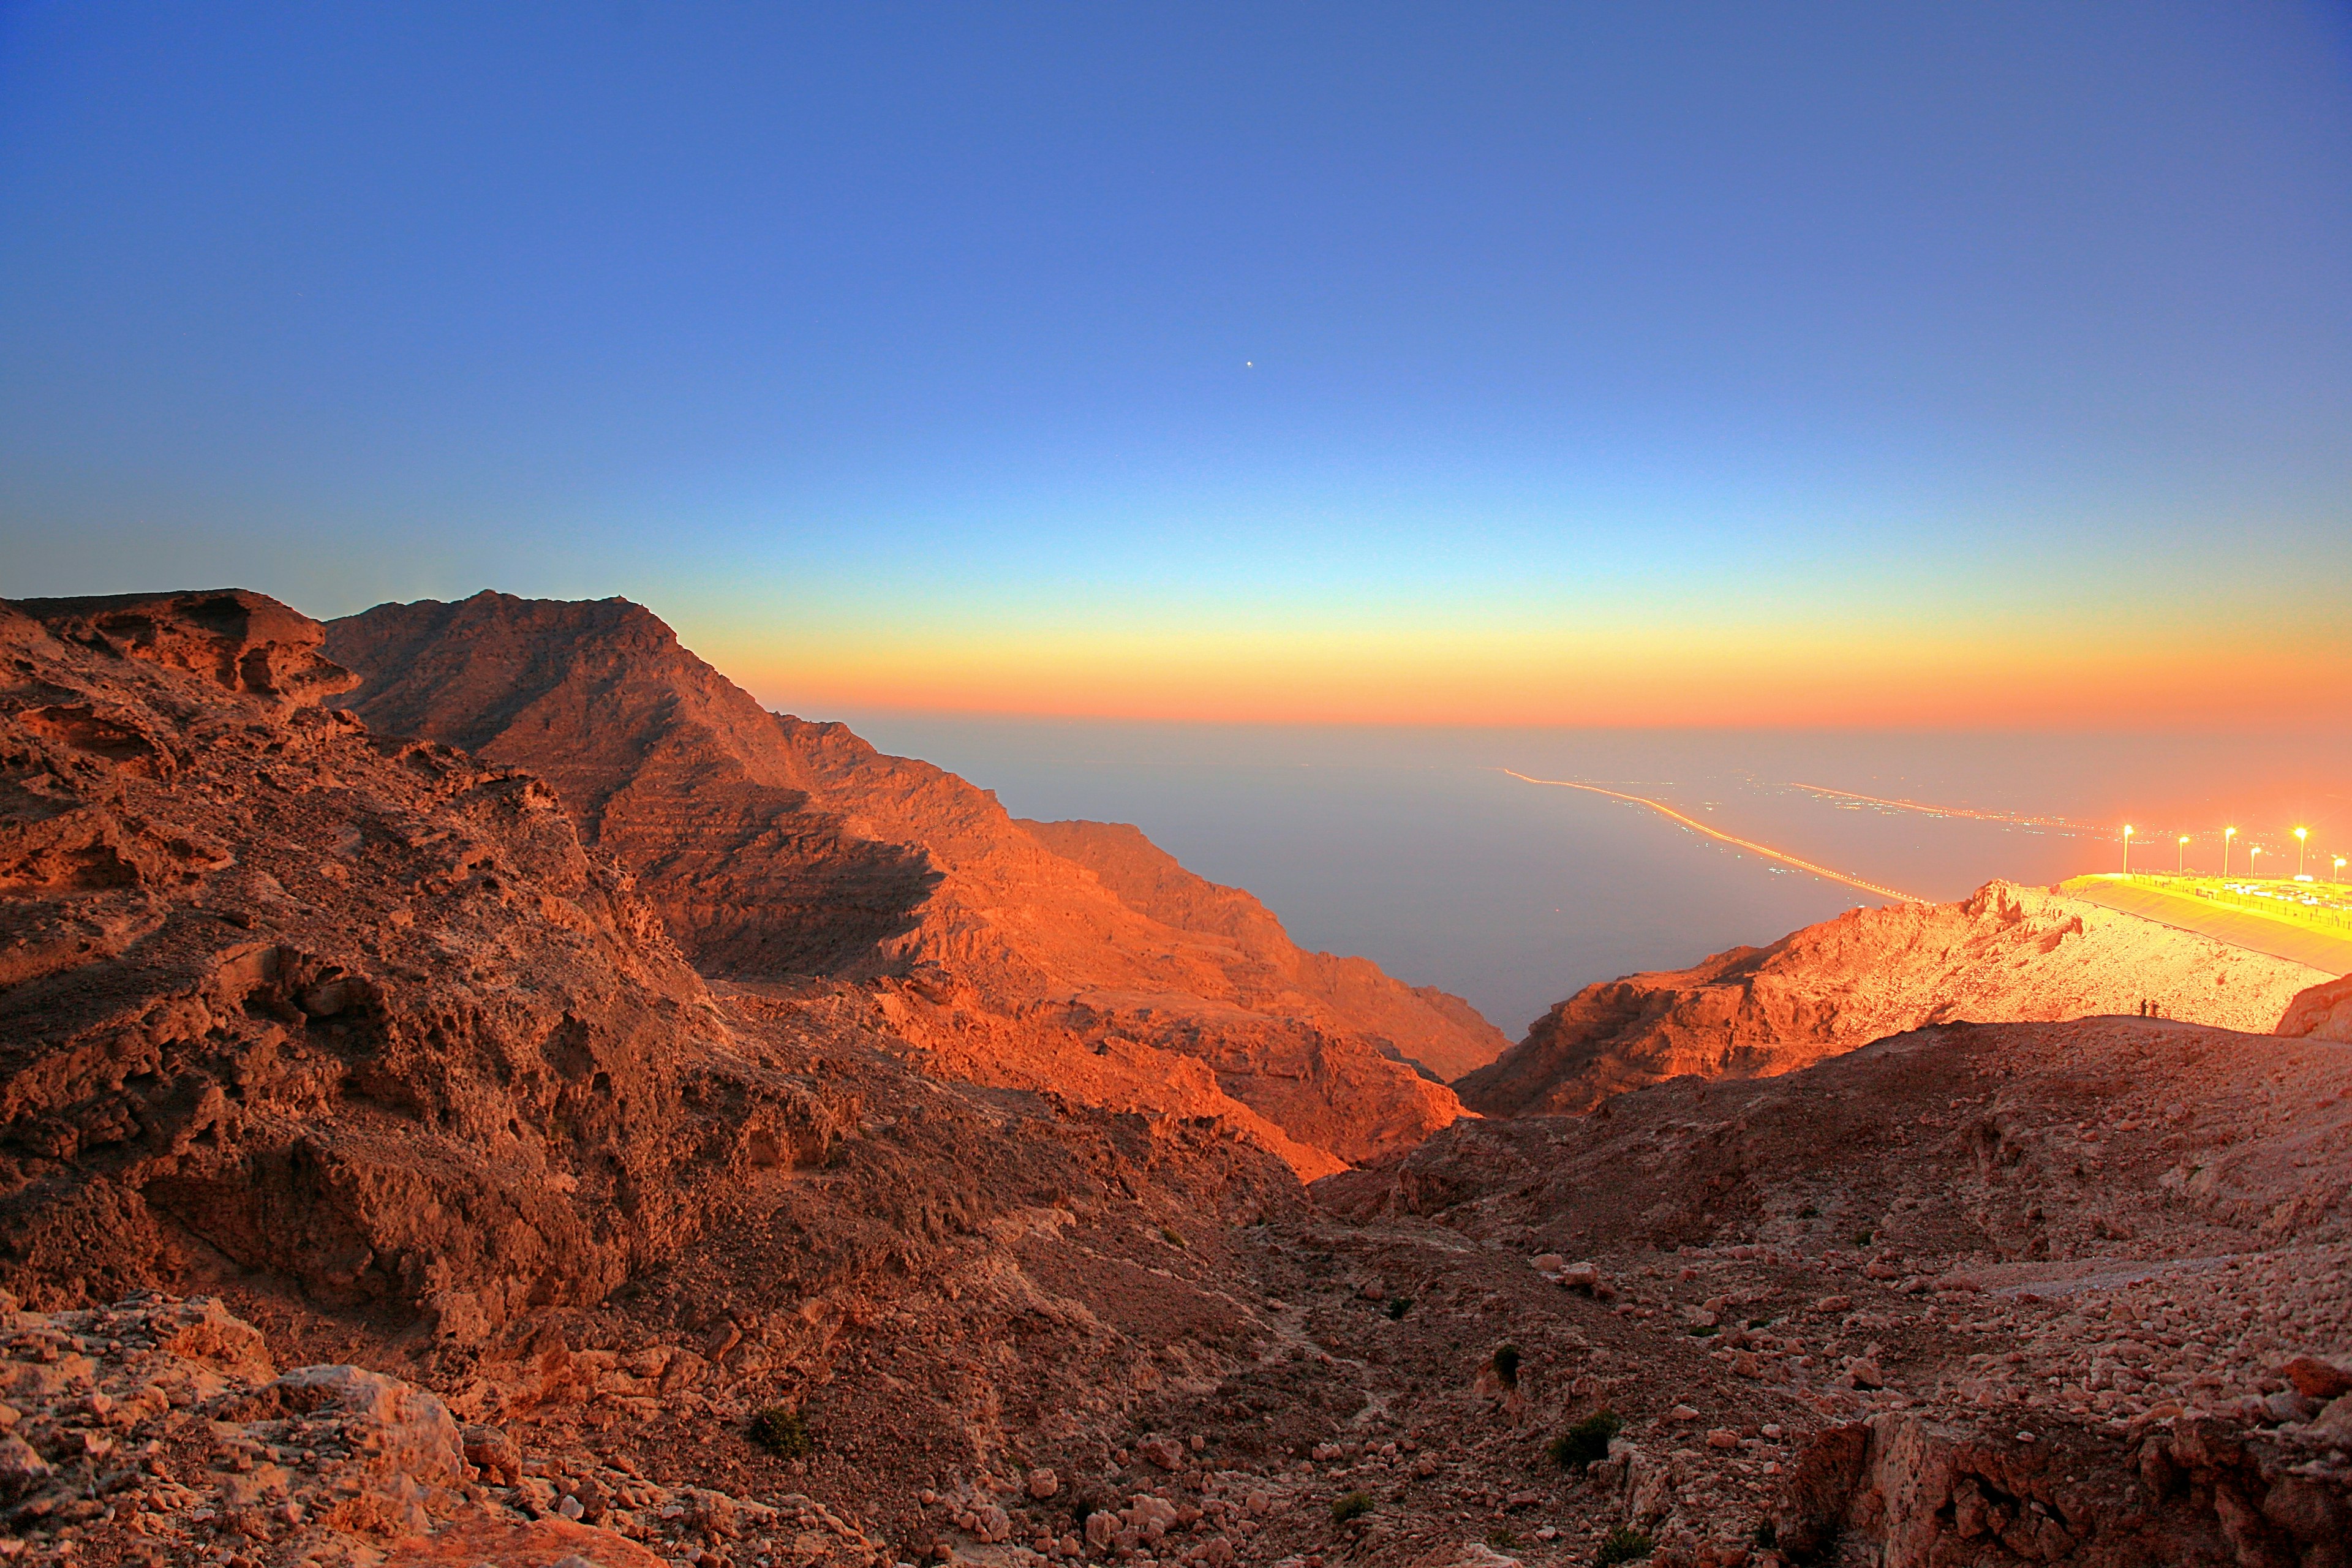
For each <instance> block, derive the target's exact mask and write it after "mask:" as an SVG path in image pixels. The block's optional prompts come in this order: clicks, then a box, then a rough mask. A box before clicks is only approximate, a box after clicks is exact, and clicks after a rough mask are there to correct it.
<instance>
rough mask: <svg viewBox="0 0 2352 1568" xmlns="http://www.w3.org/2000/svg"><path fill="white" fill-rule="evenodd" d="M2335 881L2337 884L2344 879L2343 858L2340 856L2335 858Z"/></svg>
mask: <svg viewBox="0 0 2352 1568" xmlns="http://www.w3.org/2000/svg"><path fill="white" fill-rule="evenodd" d="M2343 879H2344V857H2343V856H2341V855H2338V856H2337V857H2336V880H2337V881H2339V882H2340V881H2342V880H2343Z"/></svg>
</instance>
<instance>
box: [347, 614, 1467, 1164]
mask: <svg viewBox="0 0 2352 1568" xmlns="http://www.w3.org/2000/svg"><path fill="white" fill-rule="evenodd" d="M328 646H329V648H330V651H331V653H332V654H333V655H334V656H335V657H336V658H339V659H341V660H342V661H344V662H346V663H348V664H350V665H351V666H352V668H355V669H357V670H359V671H360V672H361V673H362V675H363V677H364V678H365V680H364V684H363V685H362V687H361V688H360V689H359V690H358V691H357V692H356V693H355V694H354V696H353V699H352V700H353V702H354V704H355V706H356V708H357V710H358V711H360V712H361V713H362V714H363V715H364V716H365V717H366V718H367V720H368V721H369V722H370V723H371V724H373V725H375V726H377V727H379V728H382V729H385V730H390V731H398V732H404V733H416V734H424V735H429V736H432V737H434V738H436V739H439V740H443V741H446V742H449V743H451V744H453V745H460V746H464V747H466V748H467V749H468V750H471V751H475V752H479V753H480V754H481V755H483V756H485V757H488V758H492V759H496V760H499V761H504V762H509V763H515V764H517V765H520V766H524V767H528V768H530V769H531V770H533V771H534V772H536V773H540V774H541V775H542V776H544V777H545V778H547V779H548V780H549V782H550V783H551V784H552V785H553V787H554V788H555V790H556V792H557V794H558V795H559V796H560V797H561V798H562V801H563V802H564V804H565V805H566V808H567V809H568V810H569V811H570V812H571V813H572V816H573V817H574V818H575V820H576V821H577V822H578V823H579V825H580V828H581V832H582V835H583V838H585V839H586V840H587V841H588V842H589V843H590V844H592V845H593V846H594V847H597V848H599V849H602V850H604V851H606V852H608V853H610V854H612V855H614V857H616V858H619V859H620V860H621V861H622V862H623V863H624V864H625V865H627V866H629V867H630V868H632V869H633V870H635V872H636V874H637V877H638V879H639V887H640V888H641V889H642V890H643V892H644V893H645V895H646V898H647V899H648V900H650V901H651V902H652V903H653V904H654V906H655V907H656V909H658V910H661V912H662V915H663V918H664V920H665V921H667V923H668V925H669V927H670V929H671V931H673V933H674V934H675V935H676V936H677V941H678V942H679V943H680V945H681V946H682V947H683V948H684V949H685V950H686V951H687V952H688V953H689V954H690V955H691V956H692V958H693V959H694V961H695V963H697V965H698V967H700V968H701V970H702V971H703V972H704V973H707V974H709V975H712V976H716V977H723V978H726V979H728V980H730V981H735V982H739V983H747V984H776V983H789V982H791V981H793V980H795V979H797V978H802V977H806V976H811V975H817V976H825V977H840V978H848V979H855V980H860V981H866V982H870V983H871V984H872V989H873V993H874V995H875V998H876V1005H877V1007H879V1008H880V1009H882V1010H883V1012H884V1013H885V1014H886V1015H887V1018H888V1022H889V1025H890V1026H891V1027H892V1028H894V1029H895V1030H897V1031H898V1032H900V1033H902V1034H904V1035H906V1036H907V1037H908V1038H910V1039H914V1040H917V1041H919V1043H920V1044H921V1045H922V1046H923V1047H925V1048H926V1049H927V1050H929V1051H930V1052H931V1053H932V1055H933V1060H934V1062H935V1064H936V1065H937V1066H938V1067H939V1068H941V1069H943V1070H950V1071H955V1072H959V1073H962V1074H965V1075H967V1076H970V1077H971V1078H974V1079H978V1080H980V1081H983V1082H992V1083H1003V1084H1008V1085H1019V1086H1023V1087H1042V1088H1051V1089H1055V1091H1056V1092H1059V1093H1063V1094H1067V1095H1071V1096H1073V1097H1075V1098H1077V1099H1079V1100H1084V1101H1086V1102H1087V1103H1092V1104H1100V1105H1106V1106H1117V1107H1122V1108H1132V1109H1139V1110H1144V1109H1148V1110H1181V1111H1182V1112H1183V1113H1185V1114H1188V1115H1208V1116H1213V1117H1218V1118H1222V1119H1223V1120H1224V1121H1226V1122H1228V1123H1229V1124H1230V1125H1233V1126H1234V1127H1237V1128H1243V1129H1246V1130H1247V1131H1249V1132H1250V1133H1251V1135H1253V1136H1255V1137H1258V1138H1259V1139H1261V1141H1263V1142H1265V1143H1266V1145H1267V1146H1268V1147H1270V1148H1273V1149H1275V1150H1276V1151H1277V1152H1280V1153H1281V1154H1282V1155H1283V1157H1284V1158H1285V1159H1286V1160H1288V1161H1289V1162H1290V1163H1292V1164H1293V1166H1294V1167H1295V1168H1297V1170H1298V1171H1299V1172H1300V1173H1302V1174H1306V1175H1320V1174H1324V1173H1328V1172H1329V1171H1332V1170H1336V1169H1338V1168H1339V1166H1340V1165H1341V1164H1343V1163H1347V1162H1349V1161H1355V1160H1362V1159H1369V1158H1372V1157H1376V1156H1378V1155H1380V1154H1381V1153H1384V1152H1391V1151H1393V1150H1397V1149H1401V1148H1405V1147H1409V1146H1411V1144H1412V1143H1413V1142H1416V1141H1418V1140H1419V1139H1421V1138H1422V1137H1424V1136H1426V1135H1427V1134H1428V1133H1429V1132H1431V1131H1434V1130H1435V1129H1436V1128H1438V1127H1442V1126H1444V1125H1445V1124H1446V1123H1447V1122H1449V1121H1452V1120H1453V1119H1454V1117H1455V1116H1457V1115H1459V1114H1460V1106H1459V1104H1458V1102H1456V1101H1455V1100H1454V1097H1453V1094H1452V1093H1451V1091H1450V1090H1448V1089H1445V1088H1444V1086H1443V1085H1442V1084H1440V1083H1438V1082H1434V1081H1432V1079H1431V1078H1430V1077H1429V1076H1425V1075H1423V1074H1419V1073H1416V1072H1414V1071H1413V1070H1412V1067H1411V1066H1410V1065H1407V1064H1406V1063H1404V1062H1402V1061H1400V1060H1399V1059H1397V1058H1400V1057H1415V1058H1420V1059H1423V1060H1424V1061H1430V1062H1432V1063H1433V1064H1434V1065H1436V1066H1438V1067H1440V1068H1442V1067H1444V1066H1452V1065H1454V1064H1458V1063H1463V1062H1475V1061H1478V1060H1485V1059H1491V1058H1492V1057H1493V1056H1494V1055H1495V1054H1496V1052H1497V1051H1499V1049H1500V1048H1501V1046H1502V1039H1501V1037H1500V1036H1499V1035H1498V1034H1496V1031H1495V1030H1494V1029H1493V1028H1492V1027H1491V1026H1488V1025H1486V1022H1485V1021H1484V1020H1483V1019H1481V1018H1479V1017H1478V1016H1477V1015H1476V1014H1475V1012H1474V1011H1473V1010H1471V1009H1470V1007H1469V1006H1468V1005H1467V1004H1465V1003H1463V1002H1461V1001H1460V1000H1459V999H1458V998H1455V997H1452V996H1448V995H1445V994H1443V993H1438V992H1427V991H1415V990H1413V989H1412V988H1409V987H1407V986H1404V985H1402V984H1399V983H1397V982H1396V981H1394V980H1391V978H1389V977H1388V976H1387V975H1385V974H1383V973H1381V972H1380V971H1379V969H1378V968H1377V967H1376V966H1374V965H1372V964H1370V963H1366V962H1364V961H1361V960H1353V959H1339V958H1334V957H1331V956H1330V955H1328V954H1323V953H1307V952H1300V951H1299V950H1298V949H1297V947H1296V946H1294V945H1293V944H1292V943H1291V942H1289V940H1288V939H1287V937H1286V936H1285V935H1284V934H1283V933H1282V931H1281V927H1280V925H1279V923H1278V922H1276V921H1275V920H1274V919H1273V917H1272V916H1271V915H1270V914H1268V913H1267V912H1266V911H1265V909H1264V907H1263V906H1262V905H1259V904H1258V903H1257V901H1256V900H1254V899H1251V898H1250V897H1249V896H1248V895H1247V894H1245V893H1242V892H1239V891H1238V890H1236V889H1225V888H1218V887H1216V886H1214V885H1213V884H1211V883H1208V882H1205V881H1202V879H1199V878H1196V877H1193V876H1192V875H1191V873H1189V872H1186V871H1184V870H1183V869H1182V868H1181V867H1179V866H1177V865H1176V864H1175V862H1174V861H1173V860H1172V859H1170V858H1168V857H1166V856H1165V855H1163V854H1161V853H1160V851H1159V850H1158V849H1156V848H1154V847H1152V846H1151V845H1150V842H1149V841H1148V840H1146V839H1144V838H1143V837H1142V835H1140V834H1139V833H1137V832H1135V831H1134V830H1133V829H1131V828H1120V827H1116V826H1109V825H1105V824H1085V823H1065V824H1022V823H1018V822H1015V821H1014V820H1013V818H1012V817H1011V816H1009V815H1008V814H1007V813H1006V812H1005V811H1004V809H1003V806H1002V805H999V804H998V802H997V800H996V798H995V797H994V796H993V795H990V794H988V793H987V792H985V791H983V790H980V789H976V788H974V787H973V786H972V785H971V784H967V783H966V782H965V781H964V780H962V779H961V778H958V777H957V776H956V775H954V774H952V773H946V772H943V771H941V770H940V769H939V768H935V767H932V766H930V765H929V763H920V762H914V761H910V760H908V759H906V758H900V757H890V756H885V755H883V754H882V753H880V752H877V751H875V750H874V748H873V747H871V746H869V745H867V744H866V742H863V741H861V740H859V739H858V738H857V737H856V735H854V734H852V733H851V732H850V731H848V730H847V729H845V728H844V727H843V726H841V725H838V724H815V723H808V722H805V721H801V720H798V719H793V718H789V717H786V716H783V715H780V714H774V713H770V712H767V711H765V710H762V709H761V707H760V706H759V704H758V703H757V702H755V701H754V700H752V699H751V696H750V695H749V694H748V693H746V692H744V691H742V690H741V689H739V688H737V687H735V686H734V685H732V684H731V683H730V682H729V681H728V680H727V679H725V678H724V677H722V676H720V675H719V673H718V672H717V671H716V670H714V669H712V668H710V667H709V665H707V664H705V663H703V662H702V661H701V660H700V659H698V658H695V657H694V656H693V655H692V654H690V653H688V651H687V650H686V649H684V648H682V647H679V646H678V643H677V638H676V637H675V636H673V635H672V633H671V632H670V629H669V628H668V627H667V626H664V625H663V624H662V623H661V622H660V621H659V620H658V619H656V617H655V616H653V615H652V614H651V613H649V612H648V611H646V610H645V609H643V608H642V607H640V606H638V605H632V604H629V603H627V602H626V601H622V600H606V601H600V602H596V603H591V604H572V603H557V602H550V601H531V600H520V599H514V598H509V597H506V596H503V595H492V594H484V595H478V596H476V597H475V598H472V599H468V600H466V601H464V602H463V603H461V604H454V605H453V604H440V603H435V602H426V603H422V604H415V605H382V606H379V607H378V608H376V609H373V610H371V611H369V612H367V613H366V614H364V615H362V616H353V617H351V618H350V619H348V620H343V621H339V622H336V623H334V624H333V626H331V627H330V628H329V644H328Z"/></svg>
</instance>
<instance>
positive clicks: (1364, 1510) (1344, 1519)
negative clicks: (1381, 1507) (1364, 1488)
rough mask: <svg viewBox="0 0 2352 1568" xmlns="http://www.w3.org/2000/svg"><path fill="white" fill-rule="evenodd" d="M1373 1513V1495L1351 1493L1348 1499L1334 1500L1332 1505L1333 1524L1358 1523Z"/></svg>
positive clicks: (1368, 1493)
mask: <svg viewBox="0 0 2352 1568" xmlns="http://www.w3.org/2000/svg"><path fill="white" fill-rule="evenodd" d="M1371 1511H1372V1494H1371V1493H1370V1492H1349V1494H1348V1495H1347V1496H1346V1497H1343V1498H1338V1499H1335V1500H1333V1501H1332V1503H1331V1522H1332V1523H1334V1524H1353V1523H1354V1522H1355V1521H1358V1520H1360V1519H1361V1518H1363V1517H1364V1515H1366V1514H1368V1513H1370V1512H1371Z"/></svg>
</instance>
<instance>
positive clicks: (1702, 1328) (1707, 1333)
mask: <svg viewBox="0 0 2352 1568" xmlns="http://www.w3.org/2000/svg"><path fill="white" fill-rule="evenodd" d="M1686 1332H1687V1333H1688V1334H1689V1335H1690V1336H1691V1337H1692V1338H1693V1339H1698V1340H1704V1339H1711V1338H1713V1337H1714V1336H1715V1335H1717V1334H1719V1333H1721V1332H1722V1330H1721V1329H1718V1328H1717V1327H1716V1326H1715V1325H1714V1324H1713V1323H1693V1324H1692V1325H1691V1326H1690V1327H1689V1329H1688V1330H1686Z"/></svg>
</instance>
